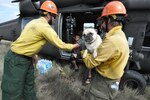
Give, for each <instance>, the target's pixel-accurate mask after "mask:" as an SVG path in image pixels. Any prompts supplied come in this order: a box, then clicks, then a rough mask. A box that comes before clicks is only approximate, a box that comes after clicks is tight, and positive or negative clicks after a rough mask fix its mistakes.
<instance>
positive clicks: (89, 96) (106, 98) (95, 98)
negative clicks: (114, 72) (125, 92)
mask: <svg viewBox="0 0 150 100" xmlns="http://www.w3.org/2000/svg"><path fill="white" fill-rule="evenodd" d="M116 81H117V80H111V79H108V78H106V77H103V76H101V75H100V74H99V73H98V72H96V71H95V73H94V76H93V79H92V81H91V84H90V85H89V86H88V90H87V93H86V97H85V98H86V100H113V98H114V97H115V96H116V95H117V93H118V90H117V89H113V88H111V86H112V85H113V84H114V83H116Z"/></svg>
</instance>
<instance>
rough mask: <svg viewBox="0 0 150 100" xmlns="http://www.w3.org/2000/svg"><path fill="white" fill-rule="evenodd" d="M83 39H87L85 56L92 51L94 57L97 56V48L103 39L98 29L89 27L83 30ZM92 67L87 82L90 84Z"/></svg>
mask: <svg viewBox="0 0 150 100" xmlns="http://www.w3.org/2000/svg"><path fill="white" fill-rule="evenodd" d="M82 36H83V39H84V41H85V46H86V50H85V52H84V54H83V56H82V58H85V57H86V55H87V53H88V52H90V53H91V54H92V55H93V57H94V58H96V57H97V48H98V47H99V46H100V45H101V43H102V39H101V37H100V35H98V34H97V30H96V29H94V28H87V29H85V30H84V31H83V34H82ZM91 77H92V76H91V69H90V70H89V75H88V79H87V80H86V83H87V84H89V83H90V80H91Z"/></svg>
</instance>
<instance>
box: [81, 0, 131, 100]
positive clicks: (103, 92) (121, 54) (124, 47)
mask: <svg viewBox="0 0 150 100" xmlns="http://www.w3.org/2000/svg"><path fill="white" fill-rule="evenodd" d="M125 16H126V9H125V7H124V5H123V4H122V3H121V2H120V1H112V2H109V3H108V4H107V5H106V6H105V7H104V9H103V11H102V15H101V16H100V17H99V18H98V20H99V21H101V22H102V24H101V26H100V28H101V29H104V30H105V32H106V35H105V37H104V39H103V42H102V44H101V45H100V46H99V47H98V49H97V57H96V58H94V57H93V56H92V55H91V54H90V53H88V54H87V55H86V58H84V59H83V61H84V63H85V65H86V67H87V68H89V69H93V68H95V75H94V76H93V79H92V81H91V84H90V85H91V86H90V88H89V91H88V96H89V97H88V99H89V100H112V98H113V96H114V95H115V94H116V92H117V90H118V85H119V80H120V78H121V77H122V75H123V73H124V68H125V66H126V64H127V61H128V57H129V47H128V42H127V39H126V36H125V34H124V32H123V31H122V24H123V20H124V17H125Z"/></svg>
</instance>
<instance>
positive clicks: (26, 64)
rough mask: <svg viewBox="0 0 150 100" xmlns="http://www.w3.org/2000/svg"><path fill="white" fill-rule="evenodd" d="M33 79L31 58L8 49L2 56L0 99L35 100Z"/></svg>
mask: <svg viewBox="0 0 150 100" xmlns="http://www.w3.org/2000/svg"><path fill="white" fill-rule="evenodd" d="M34 79H35V77H34V67H33V63H32V58H31V57H27V56H22V55H18V54H16V53H13V52H12V51H11V50H9V51H8V53H7V54H6V56H5V58H4V72H3V76H2V83H1V88H2V100H22V99H23V100H37V98H36V94H35V88H34Z"/></svg>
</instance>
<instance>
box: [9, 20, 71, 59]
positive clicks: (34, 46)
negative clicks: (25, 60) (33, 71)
mask: <svg viewBox="0 0 150 100" xmlns="http://www.w3.org/2000/svg"><path fill="white" fill-rule="evenodd" d="M47 41H48V42H49V43H51V44H52V45H55V46H56V47H58V48H60V49H62V50H67V51H71V50H72V49H73V48H74V45H72V44H66V43H64V42H63V41H62V40H61V39H60V38H59V37H58V35H57V34H56V32H55V31H54V30H53V29H52V27H51V26H50V25H49V24H48V22H47V21H46V19H45V18H44V17H40V18H38V19H35V20H32V21H31V22H29V23H28V24H27V25H26V26H25V28H24V30H23V31H22V33H21V35H20V37H19V38H18V39H17V40H16V41H15V42H13V43H12V44H11V50H12V51H13V52H15V53H17V54H21V55H25V56H29V57H32V56H33V55H35V54H37V53H38V52H39V51H40V50H41V49H42V47H43V46H44V45H45V43H46V42H47Z"/></svg>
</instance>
